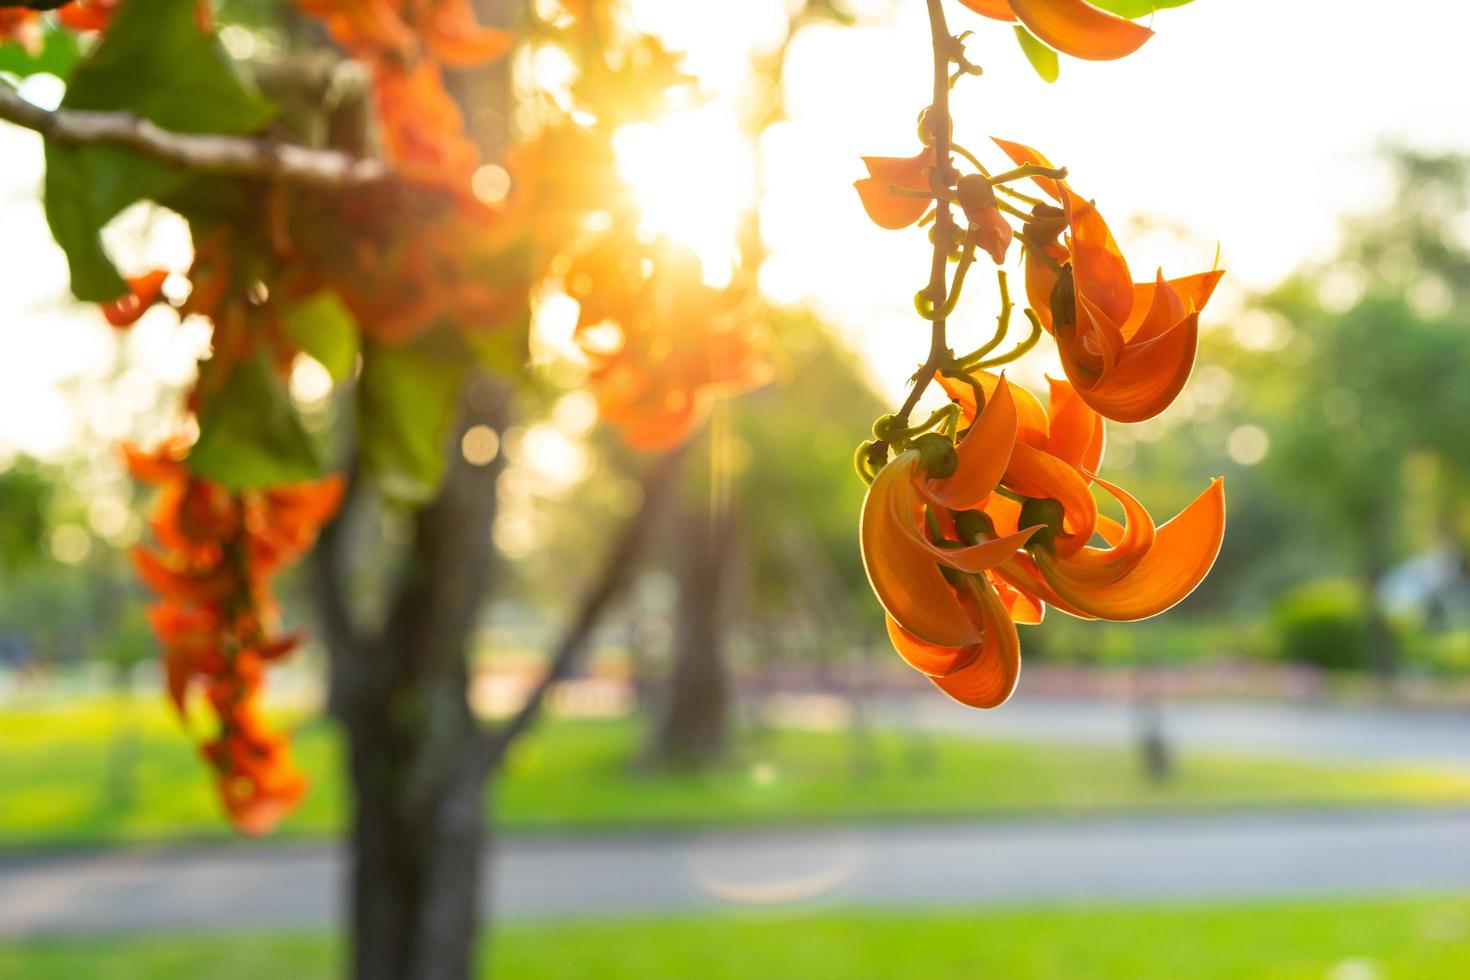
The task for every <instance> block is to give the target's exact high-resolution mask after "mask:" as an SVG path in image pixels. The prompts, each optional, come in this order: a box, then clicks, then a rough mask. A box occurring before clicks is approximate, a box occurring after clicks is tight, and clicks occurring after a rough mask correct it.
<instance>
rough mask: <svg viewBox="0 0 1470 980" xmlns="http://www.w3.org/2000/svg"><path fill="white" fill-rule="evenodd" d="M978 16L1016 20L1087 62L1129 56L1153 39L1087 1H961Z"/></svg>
mask: <svg viewBox="0 0 1470 980" xmlns="http://www.w3.org/2000/svg"><path fill="white" fill-rule="evenodd" d="M960 3H961V4H963V5H964V6H966V7H969V8H970V9H971V10H973V11H975V13H977V14H981V15H982V16H985V17H990V18H993V19H994V20H1002V21H1006V22H1008V23H1009V22H1012V21H1016V20H1019V21H1020V22H1021V23H1022V24H1024V25H1025V26H1026V29H1027V30H1028V31H1030V32H1031V33H1032V34H1034V35H1035V36H1036V37H1037V38H1038V39H1040V40H1041V41H1042V42H1043V43H1045V44H1046V45H1047V46H1049V47H1051V48H1053V49H1055V50H1057V51H1060V52H1061V53H1062V54H1069V55H1071V56H1072V57H1074V58H1085V59H1086V60H1088V61H1112V60H1114V59H1116V58H1122V57H1124V56H1125V55H1130V54H1132V53H1133V52H1135V51H1137V50H1138V49H1139V48H1140V47H1142V46H1143V43H1144V42H1145V41H1147V40H1148V39H1149V38H1151V37H1153V33H1154V32H1153V31H1151V30H1149V29H1148V28H1147V27H1144V26H1143V25H1142V24H1135V23H1134V22H1133V21H1131V20H1126V19H1124V18H1122V17H1119V16H1117V15H1116V14H1111V13H1108V12H1107V11H1106V10H1099V9H1098V8H1097V7H1094V6H1093V5H1092V4H1090V3H1087V2H1086V0H960Z"/></svg>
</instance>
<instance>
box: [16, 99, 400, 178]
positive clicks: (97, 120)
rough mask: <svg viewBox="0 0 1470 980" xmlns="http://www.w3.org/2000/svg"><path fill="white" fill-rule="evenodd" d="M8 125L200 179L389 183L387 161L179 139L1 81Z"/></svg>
mask: <svg viewBox="0 0 1470 980" xmlns="http://www.w3.org/2000/svg"><path fill="white" fill-rule="evenodd" d="M0 119H3V120H5V121H6V122H9V123H13V124H15V125H17V126H20V127H21V128H22V129H29V130H33V131H35V132H37V133H40V134H41V135H42V136H44V137H45V138H46V139H48V140H50V141H52V142H53V143H58V144H61V145H63V146H93V145H105V146H122V147H126V148H127V149H130V150H134V151H136V152H138V153H141V154H143V155H144V156H147V157H151V158H153V159H155V160H159V161H161V162H163V163H168V164H172V165H174V166H177V167H182V168H184V169H186V170H190V171H193V172H195V173H200V174H214V175H218V176H225V177H254V178H260V179H266V180H274V181H280V182H284V183H293V184H303V185H308V186H313V187H323V188H331V189H347V188H353V187H363V186H367V185H370V184H375V183H379V182H382V181H384V180H388V179H389V178H391V177H392V176H393V171H392V169H391V168H389V167H388V166H387V165H386V164H384V163H383V162H382V161H379V160H367V159H363V158H360V157H355V156H352V155H351V154H347V153H342V152H339V151H337V150H315V149H311V148H309V147H304V146H297V145H295V144H293V143H283V142H281V141H279V140H271V139H262V138H259V137H248V136H222V135H219V134H214V133H177V132H174V131H172V130H168V129H164V128H163V127H162V126H159V125H157V124H156V123H153V122H151V121H149V120H147V119H144V118H142V117H141V116H136V115H133V114H132V113H130V112H95V111H90V110H85V111H84V110H80V109H44V108H42V107H41V106H38V105H35V104H34V103H31V102H27V101H26V100H25V99H23V98H21V96H20V93H19V92H17V91H16V90H15V89H14V88H13V87H11V86H10V85H8V84H6V83H5V82H3V81H0Z"/></svg>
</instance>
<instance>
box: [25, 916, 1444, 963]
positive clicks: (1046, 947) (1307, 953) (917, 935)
mask: <svg viewBox="0 0 1470 980" xmlns="http://www.w3.org/2000/svg"><path fill="white" fill-rule="evenodd" d="M489 946H490V950H489V952H490V960H491V962H490V964H489V965H490V966H492V967H493V968H494V973H495V975H496V976H508V977H517V978H520V980H536V978H558V980H563V978H577V977H588V978H591V977H596V978H598V980H619V978H629V980H632V978H637V980H643V978H646V977H652V976H668V977H695V976H697V977H701V978H708V980H722V978H730V980H736V978H739V980H745V978H748V977H753V976H755V977H773V978H785V977H800V978H802V980H828V978H830V980H839V978H840V980H866V978H875V980H876V978H880V977H882V978H887V977H893V976H900V977H914V976H922V977H926V978H934V980H944V978H953V980H971V978H975V977H1014V978H1018V980H1019V978H1024V980H1053V978H1056V980H1062V978H1065V980H1077V978H1079V977H1087V978H1091V980H1107V978H1115V977H1116V978H1127V980H1140V978H1163V977H1188V978H1190V980H1215V978H1221V980H1223V978H1234V977H1242V976H1249V977H1251V978H1253V980H1297V978H1300V980H1309V978H1310V980H1322V978H1323V977H1392V978H1394V980H1417V978H1424V980H1430V978H1433V980H1444V978H1446V977H1464V976H1470V899H1467V898H1444V899H1437V898H1413V899H1387V900H1373V901H1363V900H1351V899H1332V900H1324V901H1320V902H1313V903H1307V902H1302V901H1294V902H1271V903H1251V904H1237V905H1209V906H1206V905H1178V904H1173V905H1167V906H1166V905H1150V906H1139V907H1121V908H1120V907H1116V906H1112V907H1106V908H1104V907H1097V906H1070V907H1063V908H1050V909H1039V908H1027V909H1023V910H996V909H976V910H956V909H953V908H946V909H931V910H920V911H914V910H905V911H902V912H886V911H880V910H865V911H860V912H842V913H837V912H831V911H810V910H808V911H781V912H761V913H755V912H746V913H737V914H727V915H724V916H714V915H707V916H684V915H679V916H672V917H667V918H663V919H658V920H651V919H633V920H623V921H601V922H593V923H569V924H526V923H511V924H508V925H505V926H503V927H502V928H500V929H499V930H498V931H497V932H496V933H495V934H494V935H492V936H491V937H490V938H489ZM339 962H340V953H339V951H338V947H337V946H336V944H335V941H334V940H333V939H332V938H330V937H328V936H327V935H325V934H272V933H265V934H253V935H252V934H249V933H241V932H231V933H225V934H219V935H192V936H189V937H186V938H177V937H152V938H140V939H89V940H64V941H63V940H48V941H45V942H38V943H31V944H25V945H15V946H10V947H3V946H0V976H7V977H9V976H14V977H26V978H27V980H61V978H67V980H70V978H73V977H80V976H85V977H95V978H99V980H143V978H148V980H173V978H184V977H189V978H193V977H203V976H208V977H210V978H211V980H237V978H238V980H247V978H248V980H255V978H259V977H291V978H293V980H295V978H300V980H312V978H317V977H321V978H326V977H330V976H336V975H338V973H339V972H340V971H339V970H338V969H337V966H338V963H339Z"/></svg>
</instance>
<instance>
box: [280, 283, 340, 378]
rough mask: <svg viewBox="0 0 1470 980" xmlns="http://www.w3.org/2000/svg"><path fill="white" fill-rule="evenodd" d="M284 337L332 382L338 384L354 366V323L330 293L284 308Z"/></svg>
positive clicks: (334, 294) (314, 296) (313, 296)
mask: <svg viewBox="0 0 1470 980" xmlns="http://www.w3.org/2000/svg"><path fill="white" fill-rule="evenodd" d="M281 322H282V324H283V325H284V326H285V328H286V335H287V336H289V337H290V338H291V340H292V341H294V342H295V344H296V346H297V347H300V348H301V349H302V350H303V351H305V352H306V353H308V354H310V355H311V356H312V357H314V358H316V359H317V360H318V361H320V362H321V363H322V367H324V368H326V369H327V373H328V374H330V375H331V376H332V380H333V381H341V380H343V379H344V378H346V377H347V376H348V375H350V374H351V373H352V369H353V368H354V367H356V365H357V350H358V344H357V321H356V320H355V319H354V318H353V316H352V313H351V312H349V311H348V309H347V307H346V306H344V305H342V300H340V299H339V298H338V297H337V294H336V293H334V292H332V291H331V290H330V289H324V290H322V291H321V292H319V293H316V294H314V295H312V296H308V297H307V298H306V299H304V300H302V301H301V302H299V303H295V304H293V305H291V306H289V307H287V308H286V311H285V312H284V313H283V314H282V316H281Z"/></svg>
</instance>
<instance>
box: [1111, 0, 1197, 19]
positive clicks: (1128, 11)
mask: <svg viewBox="0 0 1470 980" xmlns="http://www.w3.org/2000/svg"><path fill="white" fill-rule="evenodd" d="M1088 2H1089V3H1091V4H1092V5H1093V6H1094V7H1100V8H1102V9H1103V10H1106V11H1108V12H1109V13H1113V14H1117V15H1118V16H1119V17H1127V18H1128V19H1129V20H1136V19H1138V18H1139V17H1147V16H1148V15H1149V14H1151V13H1153V12H1154V11H1155V10H1164V9H1166V8H1169V7H1182V6H1184V5H1185V4H1187V3H1193V2H1194V0H1088Z"/></svg>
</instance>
